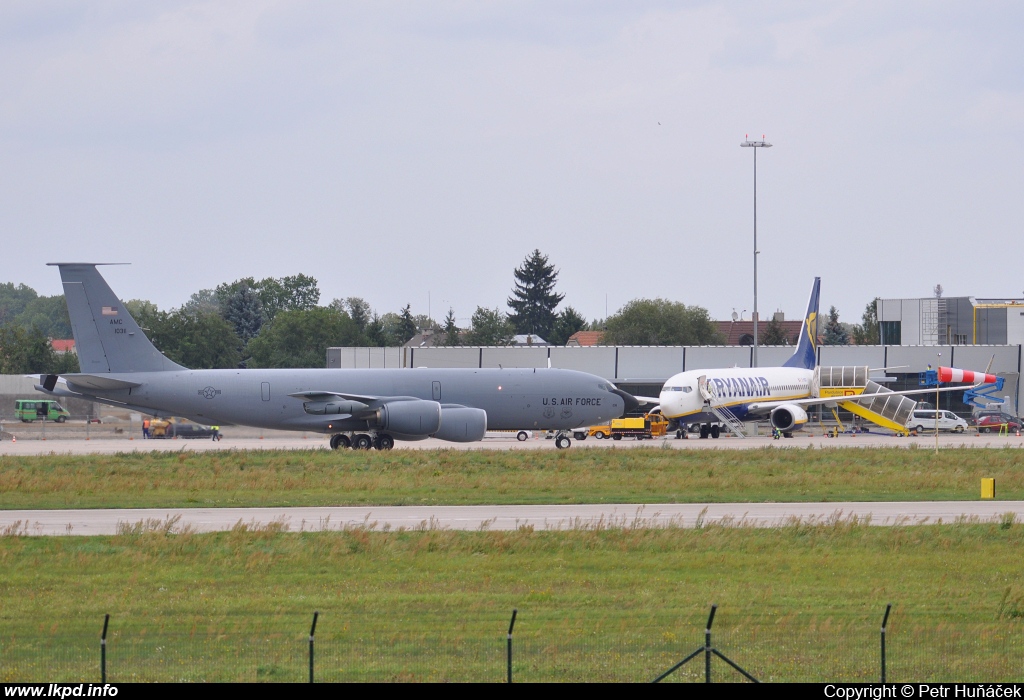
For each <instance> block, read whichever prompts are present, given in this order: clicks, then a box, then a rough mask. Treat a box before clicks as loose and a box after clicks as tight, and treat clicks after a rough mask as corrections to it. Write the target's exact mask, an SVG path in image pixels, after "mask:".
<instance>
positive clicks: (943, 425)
mask: <svg viewBox="0 0 1024 700" xmlns="http://www.w3.org/2000/svg"><path fill="white" fill-rule="evenodd" d="M936 414H938V427H939V430H948V431H952V432H954V433H962V432H963V431H965V430H967V428H968V425H967V421H965V420H964V419H963V418H961V417H960V416H958V415H957V414H955V413H953V412H952V411H936V410H934V409H917V410H916V411H914V413H913V415H911V416H910V420H908V421H907V429H909V430H913V431H915V432H918V433H923V432H924V431H926V430H935V422H936Z"/></svg>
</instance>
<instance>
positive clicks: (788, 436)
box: [782, 430, 793, 438]
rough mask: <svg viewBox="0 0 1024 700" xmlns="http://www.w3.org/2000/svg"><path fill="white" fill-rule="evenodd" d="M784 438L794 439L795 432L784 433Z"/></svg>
mask: <svg viewBox="0 0 1024 700" xmlns="http://www.w3.org/2000/svg"><path fill="white" fill-rule="evenodd" d="M782 437H787V438H791V437H793V431H792V430H790V431H787V432H785V433H783V434H782Z"/></svg>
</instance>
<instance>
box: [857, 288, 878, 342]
mask: <svg viewBox="0 0 1024 700" xmlns="http://www.w3.org/2000/svg"><path fill="white" fill-rule="evenodd" d="M860 318H861V324H860V325H859V326H854V327H853V342H854V343H856V344H857V345H878V343H879V337H878V297H875V298H874V299H873V300H871V301H870V302H869V303H868V305H867V306H866V307H864V314H863V315H862V316H861V317H860Z"/></svg>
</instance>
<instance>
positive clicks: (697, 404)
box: [648, 277, 995, 438]
mask: <svg viewBox="0 0 1024 700" xmlns="http://www.w3.org/2000/svg"><path fill="white" fill-rule="evenodd" d="M820 289H821V278H820V277H815V278H814V285H813V287H812V288H811V297H810V300H809V301H808V304H807V313H806V314H805V315H804V321H803V324H802V326H801V328H800V339H799V342H798V344H797V347H796V351H795V352H794V353H793V355H792V357H790V358H789V359H788V360H787V361H786V362H785V363H784V364H783V365H782V367H761V368H758V367H754V368H745V367H734V368H730V369H706V370H704V369H702V370H691V371H688V372H682V373H680V374H677V375H675V376H674V377H672V378H671V379H669V380H668V381H667V382H665V385H664V386H663V387H662V390H661V395H660V397H659V399H658V401H659V403H660V405H661V412H662V414H663V415H664V416H665V417H666V418H668V419H669V420H670V421H671V422H672V423H673V424H675V425H677V426H678V427H679V428H680V429H682V430H685V429H686V425H687V424H689V423H699V424H701V428H700V436H701V437H702V438H706V437H708V436H711V437H713V438H717V437H718V436H719V431H720V427H719V423H725V424H726V425H728V426H729V427H730V429H731V430H732V431H733V432H734V433H735V434H737V435H740V436H742V430H741V428H742V423H743V422H746V421H756V420H764V419H765V418H767V419H768V420H769V421H770V423H771V425H772V427H773V428H774V429H776V430H778V431H780V432H781V433H782V434H783V435H785V436H786V437H792V434H793V431H795V430H800V429H801V428H803V426H804V424H806V423H807V408H809V407H811V406H820V405H829V406H832V407H834V406H837V405H839V406H841V407H842V408H844V409H847V410H849V411H852V412H853V413H855V414H858V415H860V416H862V417H864V418H867V419H868V420H871V421H873V422H875V423H877V424H879V425H883V426H885V427H888V428H891V429H893V430H896V431H897V432H901V433H903V432H906V430H907V429H906V424H907V420H908V419H909V418H910V415H911V413H912V412H913V410H914V407H915V406H916V405H917V402H916V401H913V400H912V399H908V398H906V397H907V396H910V395H914V394H922V393H926V392H927V393H929V394H934V393H935V391H936V390H935V389H915V390H910V391H890V390H889V389H886V388H885V387H882V386H881V385H879V384H878V383H877V382H873V381H871V380H870V378H869V373H870V371H871V370H870V369H869V368H868V367H819V366H817V345H818V295H819V292H820ZM943 369H944V368H943ZM941 374H942V373H941V372H940V375H941ZM972 376H973V374H972ZM978 381H979V382H989V381H991V382H994V381H995V377H994V376H992V375H987V374H985V375H981V374H980V373H979V378H978ZM963 389H964V387H962V386H960V387H946V388H943V389H939V391H957V390H961V391H962V390H963ZM648 401H649V402H653V401H654V400H653V399H650V400H648Z"/></svg>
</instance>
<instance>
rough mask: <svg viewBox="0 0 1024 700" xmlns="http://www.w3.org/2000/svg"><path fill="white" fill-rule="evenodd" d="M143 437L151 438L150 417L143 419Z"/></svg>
mask: <svg viewBox="0 0 1024 700" xmlns="http://www.w3.org/2000/svg"><path fill="white" fill-rule="evenodd" d="M142 439H143V440H148V439H149V418H147V419H146V420H144V421H142Z"/></svg>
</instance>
